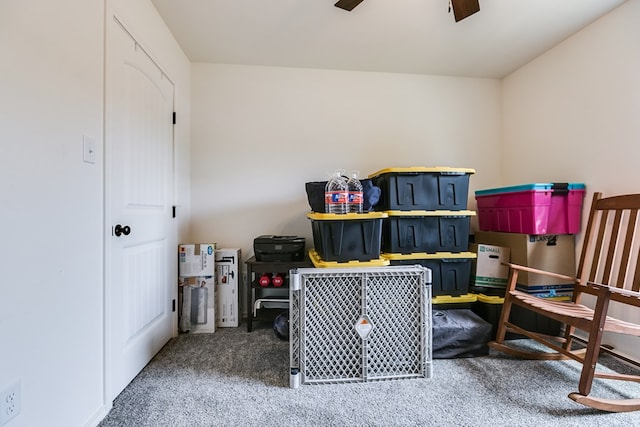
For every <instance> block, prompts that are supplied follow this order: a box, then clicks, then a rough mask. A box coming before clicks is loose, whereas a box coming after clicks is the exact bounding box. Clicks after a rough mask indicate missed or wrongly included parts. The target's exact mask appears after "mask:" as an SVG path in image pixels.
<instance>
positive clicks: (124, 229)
mask: <svg viewBox="0 0 640 427" xmlns="http://www.w3.org/2000/svg"><path fill="white" fill-rule="evenodd" d="M113 233H114V234H115V235H116V236H118V237H120V236H121V235H123V234H124V235H125V236H128V235H129V233H131V227H129V226H128V225H125V226H122V225H120V224H118V225H116V226H115V228H114V229H113Z"/></svg>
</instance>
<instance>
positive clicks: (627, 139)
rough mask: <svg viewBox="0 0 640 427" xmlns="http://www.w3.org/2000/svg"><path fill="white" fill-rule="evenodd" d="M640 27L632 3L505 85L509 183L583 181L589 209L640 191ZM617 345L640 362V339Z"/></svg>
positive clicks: (639, 5) (639, 11) (639, 8)
mask: <svg viewBox="0 0 640 427" xmlns="http://www.w3.org/2000/svg"><path fill="white" fill-rule="evenodd" d="M639 22H640V1H639V0H632V1H629V2H626V3H624V4H623V5H622V6H620V7H619V8H617V9H616V10H614V11H613V12H611V13H609V14H608V15H606V16H605V17H603V18H601V19H600V20H598V21H596V22H595V23H594V24H592V25H590V26H588V27H587V28H585V29H584V30H582V31H580V32H579V33H577V34H575V35H574V36H572V37H571V38H569V39H567V40H566V41H564V42H563V43H561V44H559V45H558V46H556V47H555V48H553V49H551V50H550V51H548V52H547V53H545V54H544V55H542V56H540V57H539V58H537V59H536V60H534V61H532V62H531V63H529V64H528V65H526V66H525V67H523V68H521V69H520V70H518V71H517V72H515V73H513V74H512V75H510V76H509V77H507V78H506V79H505V80H504V84H503V106H502V108H503V117H504V127H503V149H502V152H503V156H504V163H503V171H504V180H505V185H511V184H522V183H528V182H549V181H569V182H584V183H585V184H586V186H587V196H586V197H585V206H586V207H588V206H589V205H590V201H591V197H592V195H593V192H594V191H601V192H603V193H604V195H605V196H607V195H615V194H623V193H635V192H639V191H640V184H639V183H640V168H639V167H638V159H640V120H638V114H639V113H640V47H639V44H638V43H639V42H640V25H638V23H639ZM587 210H588V209H586V208H585V209H583V218H585V219H586V216H587V214H588V212H587ZM579 237H580V236H579V235H578V242H579V245H580V244H581V241H580V239H579ZM636 320H640V316H637V315H636ZM610 342H612V343H614V345H616V346H617V347H618V348H620V349H622V350H624V351H627V352H628V353H630V354H632V355H634V357H635V358H636V359H638V360H640V341H638V340H636V341H623V342H619V341H618V340H615V339H614V338H611V339H610Z"/></svg>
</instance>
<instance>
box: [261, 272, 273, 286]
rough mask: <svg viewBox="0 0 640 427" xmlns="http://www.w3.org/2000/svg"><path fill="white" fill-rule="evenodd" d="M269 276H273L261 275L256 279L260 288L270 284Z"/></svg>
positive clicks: (269, 274) (268, 274)
mask: <svg viewBox="0 0 640 427" xmlns="http://www.w3.org/2000/svg"><path fill="white" fill-rule="evenodd" d="M271 276H273V274H271V273H262V276H260V278H259V279H258V283H259V284H260V286H265V287H266V286H269V284H270V283H271Z"/></svg>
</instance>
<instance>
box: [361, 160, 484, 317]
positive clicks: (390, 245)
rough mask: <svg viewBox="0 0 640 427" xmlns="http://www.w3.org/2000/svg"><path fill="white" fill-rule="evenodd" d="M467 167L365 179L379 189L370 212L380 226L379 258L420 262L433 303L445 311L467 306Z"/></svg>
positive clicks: (409, 170) (387, 172) (402, 171)
mask: <svg viewBox="0 0 640 427" xmlns="http://www.w3.org/2000/svg"><path fill="white" fill-rule="evenodd" d="M473 173H475V171H474V170H473V169H460V168H450V167H409V168H390V169H383V170H381V171H379V172H376V173H374V174H371V175H369V178H370V179H371V180H372V181H373V184H374V185H375V186H377V187H379V188H380V189H381V196H380V201H379V202H378V204H377V205H376V206H375V209H376V211H382V212H384V213H386V214H387V218H385V219H383V224H382V244H381V249H382V252H383V257H384V258H386V259H388V260H389V261H390V263H391V265H408V264H420V265H422V266H425V267H428V268H429V269H431V271H432V284H431V286H432V295H433V297H434V299H433V303H434V304H440V301H439V298H440V299H443V300H445V301H446V302H447V305H449V306H451V307H455V306H457V303H458V300H460V303H461V304H463V306H466V305H465V304H468V302H469V296H468V294H469V279H470V274H471V262H472V259H473V258H474V257H475V254H474V253H471V252H469V227H470V220H471V217H472V216H474V215H475V212H473V211H469V210H467V200H468V192H469V177H470V175H471V174H473Z"/></svg>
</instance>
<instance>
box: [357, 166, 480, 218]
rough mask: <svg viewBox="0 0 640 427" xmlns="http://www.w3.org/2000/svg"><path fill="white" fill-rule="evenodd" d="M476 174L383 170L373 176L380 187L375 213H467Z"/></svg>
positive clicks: (441, 169) (440, 169) (462, 170)
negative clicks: (471, 176)
mask: <svg viewBox="0 0 640 427" xmlns="http://www.w3.org/2000/svg"><path fill="white" fill-rule="evenodd" d="M473 173H475V170H474V169H469V168H451V167H406V168H388V169H382V170H380V171H378V172H376V173H373V174H371V175H369V178H370V179H371V180H372V181H373V185H375V186H376V187H380V200H379V202H378V204H377V205H376V206H375V210H377V211H387V210H401V211H410V210H427V211H432V210H456V211H457V210H465V209H467V203H468V195H469V176H470V175H471V174H473Z"/></svg>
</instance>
